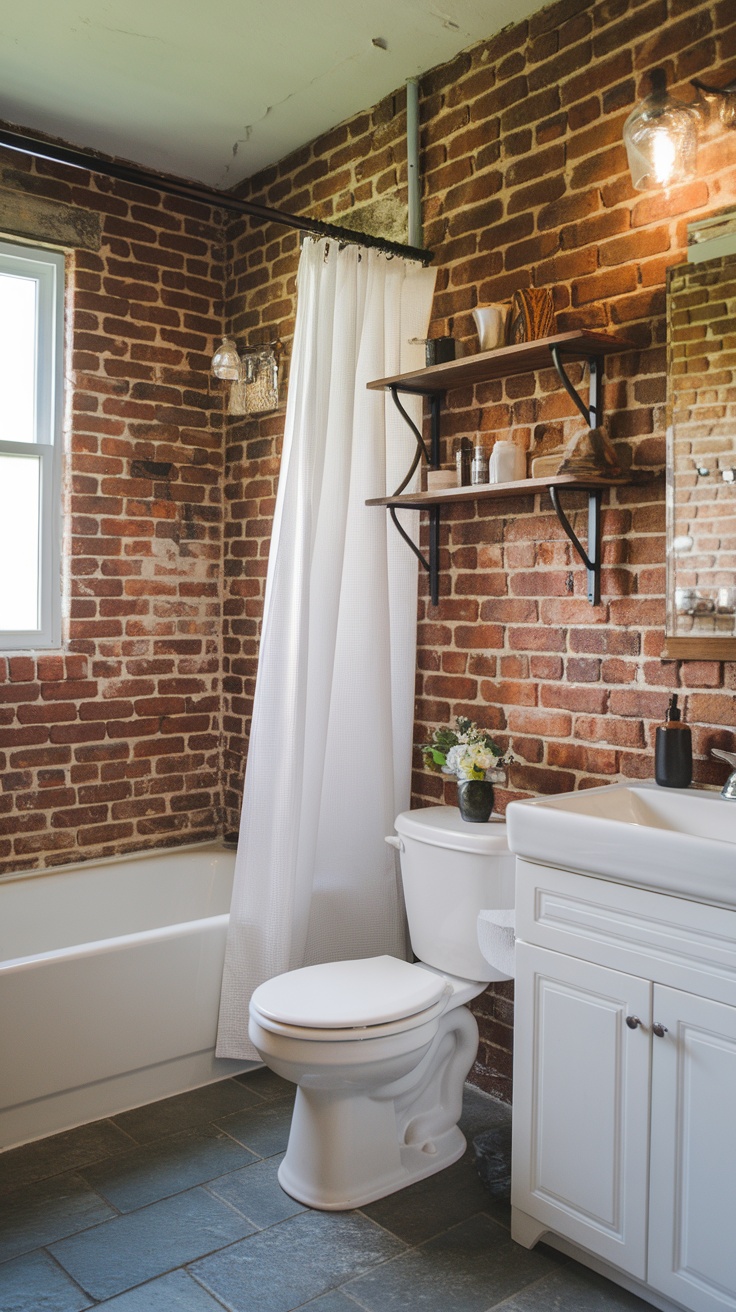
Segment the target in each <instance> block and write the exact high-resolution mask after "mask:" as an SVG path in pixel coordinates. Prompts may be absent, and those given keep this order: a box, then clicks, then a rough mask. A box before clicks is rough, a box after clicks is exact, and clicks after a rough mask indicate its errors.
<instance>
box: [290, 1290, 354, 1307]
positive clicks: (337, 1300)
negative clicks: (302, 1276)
mask: <svg viewBox="0 0 736 1312" xmlns="http://www.w3.org/2000/svg"><path fill="white" fill-rule="evenodd" d="M300 1312H360V1310H359V1304H358V1303H356V1302H355V1300H354V1299H352V1298H349V1297H348V1295H347V1294H344V1293H343V1291H342V1290H341V1289H331V1290H330V1292H329V1294H323V1295H322V1297H321V1298H314V1299H312V1302H311V1303H304V1304H303V1305H302V1308H301V1309H300Z"/></svg>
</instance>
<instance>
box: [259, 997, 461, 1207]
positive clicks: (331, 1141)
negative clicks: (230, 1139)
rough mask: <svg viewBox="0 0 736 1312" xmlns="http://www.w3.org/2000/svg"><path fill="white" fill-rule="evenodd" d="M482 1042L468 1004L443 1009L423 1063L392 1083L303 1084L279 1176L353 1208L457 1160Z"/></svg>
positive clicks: (307, 1193) (321, 1200) (313, 1197)
mask: <svg viewBox="0 0 736 1312" xmlns="http://www.w3.org/2000/svg"><path fill="white" fill-rule="evenodd" d="M477 1048H478V1027H477V1025H476V1022H475V1018H474V1017H473V1016H472V1015H471V1013H470V1012H469V1011H468V1009H467V1008H466V1007H463V1006H459V1007H455V1008H452V1009H451V1010H450V1011H448V1012H446V1013H444V1014H443V1015H442V1016H441V1017H440V1019H439V1024H438V1026H437V1030H436V1033H435V1035H434V1038H433V1040H432V1042H431V1044H430V1045H429V1047H428V1049H425V1050H424V1052H423V1055H422V1056H421V1059H420V1060H419V1062H418V1064H417V1066H416V1067H415V1068H414V1069H413V1070H411V1071H409V1072H408V1074H406V1075H403V1076H402V1077H401V1078H400V1079H398V1080H394V1081H393V1082H392V1083H390V1084H386V1085H383V1086H379V1087H377V1088H373V1089H370V1090H365V1091H363V1092H358V1091H357V1090H356V1088H355V1087H352V1088H350V1087H347V1088H346V1087H342V1088H337V1089H335V1088H325V1087H324V1085H323V1084H322V1082H320V1084H319V1085H318V1086H317V1087H314V1086H311V1085H310V1084H309V1083H308V1082H307V1081H305V1082H303V1083H300V1085H299V1087H298V1089H297V1095H296V1102H295V1104H294V1114H293V1118H292V1122H291V1132H290V1135H289V1145H288V1148H287V1150H286V1156H285V1157H284V1160H283V1162H282V1163H281V1167H280V1168H279V1173H278V1177H279V1183H280V1184H281V1187H282V1188H283V1189H284V1190H285V1191H286V1193H288V1194H289V1195H290V1196H291V1197H292V1198H295V1199H296V1200H297V1202H300V1203H304V1204H305V1205H306V1206H307V1207H314V1208H318V1209H320V1210H323V1211H336V1212H339V1211H347V1210H349V1209H350V1208H355V1207H363V1206H364V1205H365V1204H366V1203H371V1202H374V1201H375V1200H376V1199H377V1198H384V1197H386V1195H387V1194H391V1193H396V1191H397V1190H399V1189H405V1188H406V1187H407V1186H408V1185H410V1184H414V1183H416V1182H417V1181H418V1180H423V1179H425V1178H426V1177H427V1176H429V1175H434V1174H435V1173H436V1172H437V1171H442V1170H444V1169H445V1167H447V1166H451V1165H452V1163H453V1162H456V1161H457V1160H458V1158H460V1157H462V1155H463V1153H464V1151H465V1148H466V1141H465V1136H464V1135H463V1133H462V1131H461V1130H460V1129H459V1127H458V1124H457V1122H458V1120H459V1118H460V1115H461V1112H462V1098H463V1087H464V1083H465V1079H466V1076H467V1074H468V1072H469V1070H470V1068H471V1066H472V1064H473V1061H474V1059H475V1054H476V1052H477Z"/></svg>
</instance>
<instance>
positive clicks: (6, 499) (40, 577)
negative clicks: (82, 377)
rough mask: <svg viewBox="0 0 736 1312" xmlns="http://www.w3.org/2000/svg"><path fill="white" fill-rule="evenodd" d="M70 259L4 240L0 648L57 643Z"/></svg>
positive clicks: (0, 245) (0, 280) (0, 263)
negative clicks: (66, 288) (66, 287)
mask: <svg viewBox="0 0 736 1312" xmlns="http://www.w3.org/2000/svg"><path fill="white" fill-rule="evenodd" d="M63 327H64V256H63V255H59V254H56V253H55V252H54V251H46V250H40V249H36V248H34V247H32V246H21V245H14V244H13V245H11V244H10V243H9V242H0V650H8V649H11V648H18V647H54V646H58V645H59V643H60V640H61V583H60V559H59V558H60V536H61V437H60V434H61V415H62V381H63V373H62V362H63V351H62V341H63Z"/></svg>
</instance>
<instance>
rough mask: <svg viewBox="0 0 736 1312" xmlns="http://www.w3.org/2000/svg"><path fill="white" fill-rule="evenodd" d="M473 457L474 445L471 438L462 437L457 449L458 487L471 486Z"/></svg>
mask: <svg viewBox="0 0 736 1312" xmlns="http://www.w3.org/2000/svg"><path fill="white" fill-rule="evenodd" d="M472 457H473V443H472V442H471V440H470V438H469V437H461V438H460V441H459V442H458V443H457V445H456V448H455V468H456V470H457V485H458V487H469V486H470V466H471V462H472Z"/></svg>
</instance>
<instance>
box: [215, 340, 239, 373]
mask: <svg viewBox="0 0 736 1312" xmlns="http://www.w3.org/2000/svg"><path fill="white" fill-rule="evenodd" d="M212 372H213V374H214V375H215V378H229V379H231V380H232V381H235V380H236V379H238V378H239V377H240V356H239V355H238V348H237V346H236V345H235V342H234V341H233V340H232V338H231V337H223V339H222V342H221V343H220V345H219V346H218V348H217V350H216V351H215V354H214V355H213V357H212Z"/></svg>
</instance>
